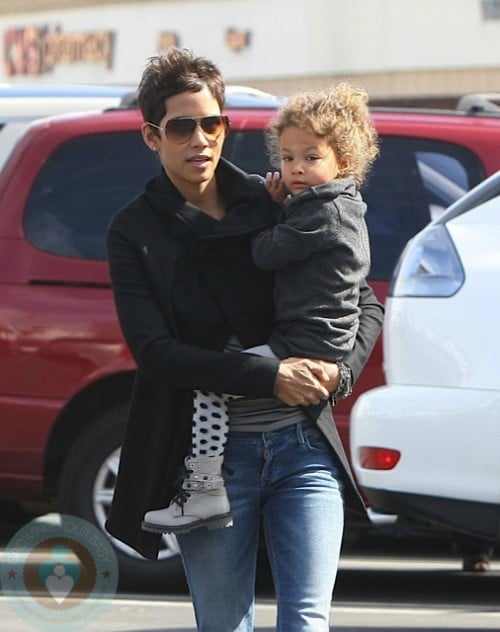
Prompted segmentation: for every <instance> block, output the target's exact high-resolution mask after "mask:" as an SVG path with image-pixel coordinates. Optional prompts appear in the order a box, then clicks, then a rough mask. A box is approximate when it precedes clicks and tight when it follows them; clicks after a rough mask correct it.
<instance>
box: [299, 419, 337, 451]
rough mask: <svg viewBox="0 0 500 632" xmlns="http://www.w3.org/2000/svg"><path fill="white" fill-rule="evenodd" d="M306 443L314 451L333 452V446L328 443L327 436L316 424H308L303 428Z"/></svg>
mask: <svg viewBox="0 0 500 632" xmlns="http://www.w3.org/2000/svg"><path fill="white" fill-rule="evenodd" d="M302 434H303V437H304V443H305V445H306V446H307V447H308V448H309V449H310V450H314V451H319V452H329V453H331V452H332V447H331V446H330V444H329V443H328V440H327V438H326V437H325V435H324V434H323V433H322V432H321V430H320V429H319V428H317V427H316V426H312V425H311V426H309V425H308V426H307V428H304V429H303V430H302Z"/></svg>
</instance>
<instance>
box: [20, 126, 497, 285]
mask: <svg viewBox="0 0 500 632" xmlns="http://www.w3.org/2000/svg"><path fill="white" fill-rule="evenodd" d="M380 147H381V152H380V156H379V158H378V159H377V161H376V163H375V166H374V168H373V170H372V172H371V173H370V174H369V177H368V180H367V182H366V184H365V186H364V187H363V190H362V194H363V196H364V198H365V200H366V202H367V205H368V211H367V215H366V219H367V224H368V229H369V233H370V243H371V251H372V266H371V271H370V278H371V279H374V280H389V279H390V278H391V276H392V272H393V270H394V267H395V265H396V263H397V260H398V258H399V255H400V253H401V252H402V250H403V248H404V246H405V245H406V243H407V241H408V240H409V239H410V238H411V237H413V235H414V234H415V233H417V232H418V231H419V230H421V229H422V228H423V227H424V226H425V225H426V224H427V223H428V222H429V221H430V220H431V219H434V217H437V216H438V215H439V213H441V212H442V211H443V210H444V209H445V208H446V207H447V206H449V205H450V204H451V203H452V202H454V201H455V200H456V199H458V198H459V197H461V195H462V194H463V193H464V192H465V191H467V190H469V189H470V188H472V187H473V186H475V185H476V184H478V183H479V182H480V181H481V180H482V179H483V178H484V177H485V174H484V171H483V169H482V166H481V164H480V162H479V160H478V159H477V157H476V156H475V155H474V154H472V153H471V152H469V151H468V150H466V149H464V148H463V147H458V146H456V145H452V144H450V143H443V142H437V141H431V140H420V139H414V138H404V137H392V136H385V137H382V138H381V139H380ZM224 156H225V157H226V158H228V159H229V160H231V161H232V162H234V163H235V164H237V165H238V166H239V167H240V168H242V169H243V170H244V171H246V172H248V173H259V174H261V175H264V174H265V173H266V171H269V170H270V169H272V167H271V164H270V162H269V158H268V154H267V150H266V145H265V140H264V134H263V132H262V131H259V130H240V131H236V132H235V131H233V130H232V131H231V133H230V134H229V136H228V138H227V140H226V143H225V147H224ZM131 157H133V158H131ZM131 160H133V165H131ZM158 170H159V163H158V162H157V159H156V157H155V155H154V154H153V153H152V152H150V151H149V150H148V149H147V147H146V146H145V144H144V142H143V140H142V138H141V135H140V133H139V132H127V133H110V134H95V135H90V136H86V137H81V138H77V139H74V140H71V141H69V142H67V143H65V144H64V145H62V146H61V147H59V148H58V149H57V151H55V152H54V154H52V156H50V158H49V159H48V161H47V162H46V163H45V165H44V167H43V168H42V169H41V171H40V173H39V175H38V177H37V179H36V182H35V185H34V187H33V189H32V192H31V194H30V197H29V200H28V204H27V208H26V213H25V220H24V229H25V234H26V237H27V238H28V239H29V240H30V241H31V243H32V244H33V245H34V246H36V247H37V248H40V249H42V250H44V251H47V252H50V253H52V254H57V255H62V256H69V257H81V258H87V259H100V260H103V259H105V258H106V249H105V234H106V228H107V226H108V224H109V221H110V218H111V216H112V215H113V213H115V212H116V211H117V210H118V209H119V208H121V207H122V206H123V205H125V204H126V203H127V202H128V201H129V200H130V199H132V198H133V197H134V196H135V195H137V194H138V193H140V192H141V190H142V188H143V186H144V183H145V182H146V181H147V180H148V179H149V178H151V177H153V176H154V175H155V174H156V173H157V172H158Z"/></svg>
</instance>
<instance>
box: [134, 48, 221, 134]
mask: <svg viewBox="0 0 500 632" xmlns="http://www.w3.org/2000/svg"><path fill="white" fill-rule="evenodd" d="M205 87H206V88H208V89H209V90H210V93H211V94H212V95H213V97H214V99H215V100H216V101H217V103H218V104H219V107H220V109H221V111H222V109H223V107H224V101H225V85H224V81H223V79H222V75H221V73H220V70H219V69H218V67H217V66H216V65H215V64H214V63H213V62H211V61H210V60H209V59H206V58H205V57H195V55H194V54H193V52H192V51H190V50H188V49H186V48H174V47H173V48H169V49H168V50H167V51H165V52H164V53H162V54H160V55H156V56H154V57H150V59H149V60H148V63H147V65H146V68H145V70H144V72H143V74H142V78H141V81H140V83H139V91H138V102H139V107H140V108H141V112H142V116H143V119H144V120H145V121H151V123H159V122H160V121H161V119H162V118H163V117H164V116H165V114H166V100H167V99H169V98H170V97H173V96H175V95H177V94H181V93H183V92H200V90H203V88H205Z"/></svg>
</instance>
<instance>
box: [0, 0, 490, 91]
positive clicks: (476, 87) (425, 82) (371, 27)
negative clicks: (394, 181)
mask: <svg viewBox="0 0 500 632" xmlns="http://www.w3.org/2000/svg"><path fill="white" fill-rule="evenodd" d="M0 34H1V38H2V47H1V56H2V59H1V62H2V63H1V72H0V81H4V82H12V83H18V82H22V83H25V82H31V83H33V82H41V83H68V82H70V83H74V82H78V83H98V84H133V85H135V84H136V83H137V81H138V78H139V77H140V75H141V72H142V69H143V67H144V65H145V63H146V60H147V59H148V58H149V57H150V56H152V55H155V54H156V53H157V52H158V51H160V50H162V49H165V48H166V47H168V46H171V45H177V46H183V47H187V48H191V49H193V50H194V51H195V52H196V53H197V54H200V55H205V56H208V57H210V58H211V59H213V60H214V61H216V62H217V63H218V65H219V67H220V68H221V70H222V72H223V73H224V76H225V78H226V80H227V81H228V82H230V83H241V84H245V85H249V86H252V87H257V88H260V89H263V90H267V91H269V92H274V93H279V94H283V95H287V94H290V93H291V92H293V91H295V90H297V89H301V88H320V87H324V86H326V85H328V84H330V83H332V82H335V81H338V80H340V79H348V80H350V81H353V82H355V83H357V84H359V85H362V86H364V87H365V88H366V89H367V91H368V93H369V94H370V97H371V99H372V100H373V101H380V102H383V101H385V100H386V101H394V100H396V101H397V100H399V101H406V102H408V103H411V102H412V101H416V102H418V101H421V100H423V99H426V100H427V101H429V102H432V101H433V100H434V101H436V103H438V102H447V101H452V100H453V99H455V98H456V97H458V96H460V95H461V94H464V93H466V92H495V91H496V90H497V86H500V47H499V46H498V42H499V41H500V0H205V1H202V0H163V1H158V0H142V1H139V0H135V1H131V0H119V1H115V0H101V1H100V2H99V1H98V0H95V1H94V0H90V1H86V2H85V1H83V0H1V3H0Z"/></svg>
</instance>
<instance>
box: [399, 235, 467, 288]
mask: <svg viewBox="0 0 500 632" xmlns="http://www.w3.org/2000/svg"><path fill="white" fill-rule="evenodd" d="M464 280H465V274H464V270H463V267H462V264H461V262H460V259H459V257H458V254H457V251H456V250H455V246H454V245H453V242H452V240H451V238H450V235H449V233H448V231H447V230H446V228H445V226H444V225H443V224H439V223H438V224H433V225H430V226H429V227H428V228H425V229H424V230H423V231H422V232H420V233H419V234H418V235H416V236H415V237H414V238H413V239H412V240H411V241H410V242H409V243H408V245H407V246H406V248H405V251H404V253H403V255H402V256H401V259H400V263H399V265H398V267H397V269H396V271H395V273H394V277H393V280H392V283H391V287H390V289H389V295H390V296H409V297H412V296H421V297H422V296H427V297H431V296H432V297H436V296H439V297H447V296H453V295H454V294H456V292H457V291H458V290H459V289H460V288H461V286H462V284H463V282H464Z"/></svg>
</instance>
